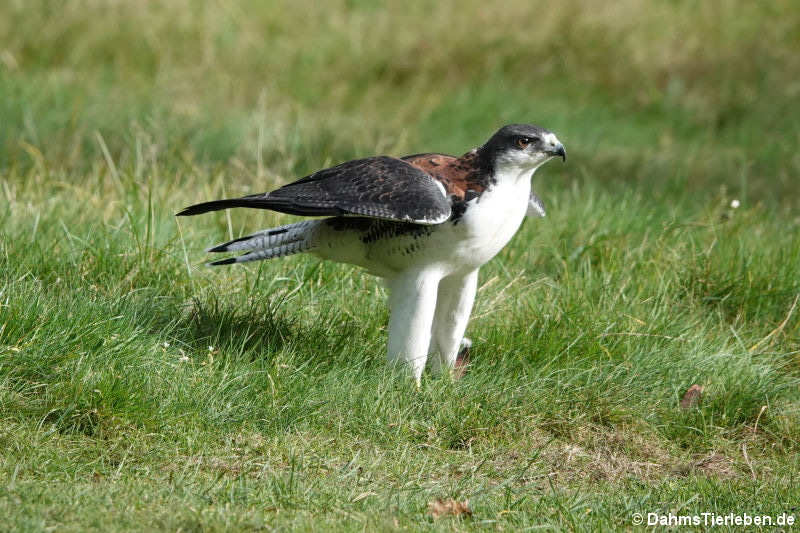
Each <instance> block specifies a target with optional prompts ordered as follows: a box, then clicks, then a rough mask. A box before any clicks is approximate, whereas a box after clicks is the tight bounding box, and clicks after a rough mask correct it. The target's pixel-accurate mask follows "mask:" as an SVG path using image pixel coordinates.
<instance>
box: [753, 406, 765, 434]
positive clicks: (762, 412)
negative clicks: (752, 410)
mask: <svg viewBox="0 0 800 533" xmlns="http://www.w3.org/2000/svg"><path fill="white" fill-rule="evenodd" d="M766 410H767V406H766V405H762V406H761V411H759V412H758V416H757V417H756V423H755V425H754V426H753V436H755V434H756V431H758V421H759V420H761V415H763V414H764V411H766Z"/></svg>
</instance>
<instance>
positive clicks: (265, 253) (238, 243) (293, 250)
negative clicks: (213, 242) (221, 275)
mask: <svg viewBox="0 0 800 533" xmlns="http://www.w3.org/2000/svg"><path fill="white" fill-rule="evenodd" d="M319 222H320V221H319V220H305V221H303V222H297V223H295V224H287V225H286V226H279V227H277V228H270V229H267V230H264V231H259V232H258V233H254V234H252V235H248V236H247V237H240V238H238V239H234V240H232V241H230V242H226V243H225V244H220V245H219V246H214V247H213V248H209V249H208V250H206V251H208V252H237V251H247V253H246V254H244V255H240V256H238V257H229V258H227V259H220V260H219V261H213V262H211V263H209V265H212V266H217V265H230V264H233V263H246V262H248V261H260V260H262V259H272V258H274V257H283V256H285V255H292V254H299V253H301V252H307V251H308V250H311V249H313V248H315V247H316V235H317V231H316V230H317V227H318V226H319Z"/></svg>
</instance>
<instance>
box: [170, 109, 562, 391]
mask: <svg viewBox="0 0 800 533" xmlns="http://www.w3.org/2000/svg"><path fill="white" fill-rule="evenodd" d="M554 157H561V158H562V160H564V161H566V151H565V150H564V145H563V144H561V142H559V140H558V139H557V138H556V136H555V135H554V134H553V133H552V132H550V131H548V130H545V129H543V128H540V127H538V126H532V125H528V124H511V125H508V126H504V127H502V128H500V129H499V130H498V131H497V132H496V133H495V134H494V135H492V137H491V138H490V139H489V140H488V141H486V143H485V144H483V145H482V146H480V147H478V148H475V149H473V150H471V151H469V152H467V153H466V154H464V155H462V156H461V157H454V156H450V155H445V154H439V153H423V154H415V155H409V156H405V157H400V158H395V157H389V156H383V155H382V156H376V157H368V158H366V159H356V160H353V161H348V162H346V163H342V164H340V165H336V166H334V167H331V168H326V169H323V170H319V171H317V172H314V173H313V174H311V175H309V176H306V177H304V178H301V179H299V180H297V181H295V182H293V183H289V184H288V185H284V186H283V187H281V188H279V189H276V190H274V191H271V192H266V193H261V194H252V195H249V196H244V197H241V198H232V199H226V200H214V201H211V202H205V203H201V204H196V205H192V206H190V207H187V208H186V209H184V210H183V211H181V212H180V213H178V216H188V215H199V214H201V213H207V212H209V211H217V210H220V209H227V208H231V207H249V208H256V209H271V210H273V211H279V212H282V213H289V214H292V215H301V216H313V217H320V216H322V217H326V218H317V219H312V220H304V221H301V222H296V223H294V224H288V225H285V226H279V227H276V228H270V229H266V230H263V231H259V232H258V233H254V234H252V235H248V236H247V237H241V238H238V239H234V240H232V241H230V242H226V243H224V244H220V245H219V246H215V247H213V248H210V249H209V250H208V251H209V252H246V253H244V254H243V255H239V256H237V257H229V258H227V259H221V260H218V261H214V262H212V263H211V265H227V264H233V263H244V262H247V261H258V260H262V259H272V258H275V257H283V256H286V255H292V254H297V253H301V252H308V253H312V254H314V255H316V256H318V257H320V258H322V259H328V260H332V261H339V262H342V263H350V264H354V265H357V266H360V267H362V268H364V269H366V270H367V271H368V272H370V273H372V274H374V275H376V276H379V277H382V278H384V279H385V281H386V284H387V286H388V288H389V291H390V295H389V311H390V317H389V340H388V358H389V360H390V361H396V362H403V363H406V364H407V365H408V367H409V368H410V371H411V374H412V375H413V377H414V379H415V380H416V382H417V384H419V381H420V377H421V375H422V372H423V370H424V368H425V365H426V362H427V360H428V356H429V355H430V356H431V366H432V367H433V370H434V371H437V372H446V371H448V370H449V369H452V368H454V367H455V366H456V360H457V356H458V353H459V350H460V347H461V345H462V343H464V344H467V345H468V343H469V340H468V339H466V338H465V337H464V332H465V330H466V327H467V322H468V320H469V315H470V312H471V310H472V305H473V302H474V300H475V292H476V289H477V285H478V269H479V268H480V267H481V266H483V265H484V264H485V263H486V262H488V261H489V260H490V259H492V258H493V257H494V256H495V255H496V254H497V253H498V252H499V251H500V250H501V249H502V248H503V247H504V246H505V245H506V244H507V243H508V242H509V241H510V240H511V238H512V237H513V236H514V233H516V231H517V229H518V228H519V227H520V224H521V223H522V220H523V219H524V217H525V215H526V213H527V214H528V215H531V216H544V206H543V204H542V202H541V201H540V200H539V198H538V197H537V196H536V195H535V194H533V193H532V191H531V176H533V173H534V172H535V171H536V169H537V168H539V167H540V166H541V165H542V164H544V163H546V162H547V161H548V160H550V159H552V158H554Z"/></svg>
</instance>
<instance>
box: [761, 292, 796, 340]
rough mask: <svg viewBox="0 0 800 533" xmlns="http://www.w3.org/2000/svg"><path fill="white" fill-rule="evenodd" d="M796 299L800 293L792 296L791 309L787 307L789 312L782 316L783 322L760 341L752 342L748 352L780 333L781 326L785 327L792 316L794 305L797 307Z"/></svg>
mask: <svg viewBox="0 0 800 533" xmlns="http://www.w3.org/2000/svg"><path fill="white" fill-rule="evenodd" d="M797 300H800V294H798V295H797V296H795V297H794V303H792V307H791V309H789V312H788V313H787V314H786V318H784V319H783V322H781V323H780V324H779V325H778V327H777V328H775V329H773V330H772V331H771V332H770V333H769V335H767V336H766V337H764V338H763V339H761V340H760V341H758V342H757V343H755V344H754V345H753V346H752V347H751V348H750V352H751V353H752V352H754V351H755V350H756V348H758V347H759V346H761V345H762V344H764V343H765V342H766V341H767V340H769V339H771V338H772V337H773V336H775V335H777V334H778V333H780V332H781V331H783V328H785V327H786V324H788V323H789V319H790V318H792V314H793V313H794V309H795V307H797Z"/></svg>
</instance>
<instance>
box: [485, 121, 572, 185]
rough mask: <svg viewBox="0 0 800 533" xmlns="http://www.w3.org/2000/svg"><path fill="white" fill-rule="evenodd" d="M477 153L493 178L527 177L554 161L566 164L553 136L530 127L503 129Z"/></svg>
mask: <svg viewBox="0 0 800 533" xmlns="http://www.w3.org/2000/svg"><path fill="white" fill-rule="evenodd" d="M479 151H480V152H481V154H482V155H483V156H484V157H485V158H487V159H488V161H489V162H490V164H491V165H492V167H493V168H494V171H495V173H496V174H498V173H500V174H507V173H511V174H516V175H527V176H529V175H530V174H531V173H532V172H533V171H534V170H536V169H537V168H538V167H540V166H541V165H542V164H544V163H546V162H547V161H549V160H550V159H552V158H554V157H560V158H561V159H563V160H564V161H566V160H567V152H566V150H565V149H564V145H563V144H561V142H560V141H559V140H558V138H557V137H556V136H555V134H553V132H551V131H548V130H546V129H544V128H540V127H539V126H532V125H530V124H509V125H508V126H503V127H502V128H500V129H499V130H497V133H495V134H494V135H492V138H491V139H489V140H488V141H486V144H484V145H483V146H481V147H480V149H479Z"/></svg>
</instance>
